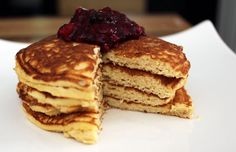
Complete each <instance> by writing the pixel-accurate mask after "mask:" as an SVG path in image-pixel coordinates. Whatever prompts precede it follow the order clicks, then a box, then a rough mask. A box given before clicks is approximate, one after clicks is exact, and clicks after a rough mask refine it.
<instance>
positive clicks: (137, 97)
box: [102, 37, 192, 118]
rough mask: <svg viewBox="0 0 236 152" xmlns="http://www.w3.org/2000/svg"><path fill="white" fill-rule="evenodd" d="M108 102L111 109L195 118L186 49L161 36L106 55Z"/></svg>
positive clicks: (105, 85) (129, 43) (122, 47)
mask: <svg viewBox="0 0 236 152" xmlns="http://www.w3.org/2000/svg"><path fill="white" fill-rule="evenodd" d="M103 61H104V65H103V70H102V73H103V84H104V94H103V95H104V101H105V102H107V103H108V104H109V105H110V106H111V107H116V108H120V109H125V110H134V111H142V112H150V113H161V114H166V115H174V116H178V117H183V118H190V117H191V115H192V101H191V98H190V97H189V96H188V95H187V93H186V90H185V89H184V85H185V83H186V80H187V77H188V71H189V68H190V63H189V61H188V60H187V59H186V57H185V55H184V53H183V52H182V47H180V46H177V45H174V44H171V43H168V42H166V41H163V40H161V39H159V38H157V37H141V38H140V39H138V40H131V41H127V42H124V43H122V44H121V45H119V46H118V47H117V48H115V49H112V50H111V51H109V52H108V53H106V54H105V55H104V56H103Z"/></svg>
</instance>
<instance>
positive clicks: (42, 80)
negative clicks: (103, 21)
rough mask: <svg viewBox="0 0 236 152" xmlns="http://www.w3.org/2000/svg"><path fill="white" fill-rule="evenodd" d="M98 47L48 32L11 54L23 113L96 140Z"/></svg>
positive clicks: (46, 125) (100, 110) (38, 121)
mask: <svg viewBox="0 0 236 152" xmlns="http://www.w3.org/2000/svg"><path fill="white" fill-rule="evenodd" d="M100 62H101V57H100V48H99V47H98V46H96V45H90V44H85V43H75V42H65V41H63V40H60V39H57V38H56V36H51V37H48V38H46V39H43V40H41V41H39V42H37V43H34V44H32V45H30V46H29V47H27V48H25V49H22V50H20V51H19V52H18V53H17V55H16V68H15V70H16V73H17V75H18V78H19V83H18V85H17V92H18V94H19V96H20V98H21V99H22V107H23V110H24V112H25V113H26V116H27V118H28V119H29V120H30V121H31V122H33V123H34V124H36V125H37V126H39V127H40V128H43V129H45V130H49V131H55V132H63V133H64V135H65V136H67V137H72V138H75V139H76V140H78V141H81V142H83V143H87V144H91V143H94V142H96V140H97V137H98V133H99V131H100V124H101V116H102V114H103V103H102V85H101V81H100V80H101V70H100V66H99V65H100Z"/></svg>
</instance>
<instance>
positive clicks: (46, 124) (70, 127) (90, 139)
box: [22, 103, 103, 144]
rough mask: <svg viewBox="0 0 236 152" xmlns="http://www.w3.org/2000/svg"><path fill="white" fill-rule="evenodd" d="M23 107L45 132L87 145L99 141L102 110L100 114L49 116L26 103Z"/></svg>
mask: <svg viewBox="0 0 236 152" xmlns="http://www.w3.org/2000/svg"><path fill="white" fill-rule="evenodd" d="M22 107H23V110H24V112H25V114H26V116H27V118H28V119H29V120H30V121H31V122H32V123H34V124H35V125H37V126H38V127H40V128H42V129H44V130H48V131H54V132H63V133H64V135H65V136H66V137H71V138H74V139H76V140H78V141H80V142H83V143H85V144H93V143H95V142H96V141H97V139H98V134H99V132H100V130H101V128H100V125H101V117H102V114H103V111H102V109H101V111H99V112H98V113H88V112H81V113H79V112H78V113H71V114H60V115H57V116H48V115H45V114H43V113H40V112H35V111H33V110H31V109H30V107H29V106H28V105H26V104H24V103H23V104H22Z"/></svg>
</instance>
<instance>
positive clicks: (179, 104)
mask: <svg viewBox="0 0 236 152" xmlns="http://www.w3.org/2000/svg"><path fill="white" fill-rule="evenodd" d="M104 100H105V102H107V103H108V105H110V106H111V107H114V108H119V109H124V110H131V111H141V112H149V113H160V114H164V115H172V116H177V117H181V118H191V116H192V111H193V107H192V100H191V98H190V96H189V95H188V94H187V92H186V91H185V89H184V88H181V89H179V90H178V91H176V95H175V97H174V99H173V100H172V101H171V102H169V103H167V104H165V105H160V106H151V105H146V104H142V103H137V102H135V101H133V102H131V101H129V102H127V101H125V100H122V99H119V98H114V97H110V96H105V97H104Z"/></svg>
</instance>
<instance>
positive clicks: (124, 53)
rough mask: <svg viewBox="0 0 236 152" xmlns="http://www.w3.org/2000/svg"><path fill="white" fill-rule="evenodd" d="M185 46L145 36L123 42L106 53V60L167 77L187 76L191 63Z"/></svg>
mask: <svg viewBox="0 0 236 152" xmlns="http://www.w3.org/2000/svg"><path fill="white" fill-rule="evenodd" d="M182 50H183V48H182V47H181V46H177V45H175V44H171V43H169V42H166V41H164V40H161V39H159V38H157V37H150V36H145V37H141V38H140V39H138V40H130V41H127V42H124V43H122V44H121V45H119V46H118V47H117V48H114V49H112V50H111V51H109V52H108V53H106V54H105V55H104V60H105V61H106V62H108V61H112V62H113V63H115V64H118V65H120V66H126V67H129V68H133V69H140V70H145V71H150V72H152V73H153V74H159V75H164V76H167V77H176V78H182V77H184V78H185V77H187V75H188V71H189V68H190V63H189V61H188V60H187V58H186V56H185V54H184V53H183V51H182Z"/></svg>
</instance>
